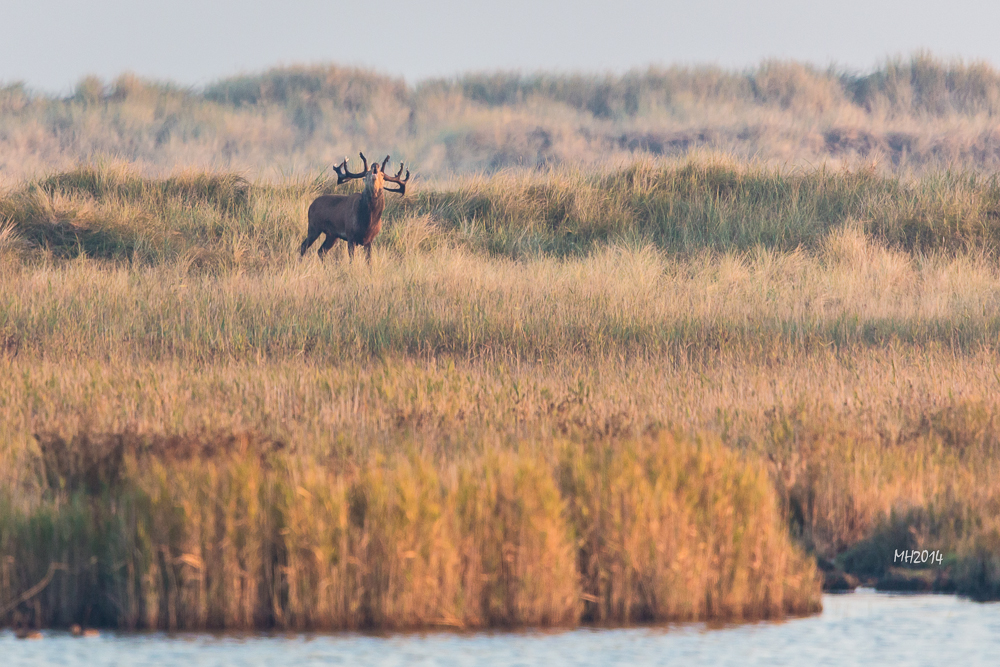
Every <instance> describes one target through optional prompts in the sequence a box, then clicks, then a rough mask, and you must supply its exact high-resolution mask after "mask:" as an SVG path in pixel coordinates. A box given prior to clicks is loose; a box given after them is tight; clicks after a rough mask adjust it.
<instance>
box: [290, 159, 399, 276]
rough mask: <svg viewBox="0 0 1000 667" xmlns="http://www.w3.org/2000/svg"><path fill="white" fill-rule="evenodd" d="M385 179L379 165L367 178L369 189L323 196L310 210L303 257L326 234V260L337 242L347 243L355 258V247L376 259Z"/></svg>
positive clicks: (321, 252) (322, 251)
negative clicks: (373, 252) (373, 251)
mask: <svg viewBox="0 0 1000 667" xmlns="http://www.w3.org/2000/svg"><path fill="white" fill-rule="evenodd" d="M382 183H383V176H382V171H381V169H380V168H379V165H378V163H375V164H374V165H372V169H371V171H370V172H369V173H368V175H366V176H365V189H364V190H363V191H362V192H356V193H354V194H352V195H323V196H321V197H317V198H316V200H315V201H314V202H313V203H312V204H311V205H310V206H309V227H308V230H307V231H306V238H305V240H304V241H302V245H301V246H300V247H299V255H300V256H301V255H305V254H306V250H308V249H309V246H311V245H312V244H313V243H315V242H316V239H318V238H319V235H320V234H326V239H325V240H324V241H323V245H321V246H320V247H319V253H318V254H319V256H320V259H322V258H323V255H325V254H326V253H327V252H328V251H329V250H330V248H332V247H333V244H334V243H336V242H337V239H344V240H345V241H347V254H348V255H350V257H351V259H353V258H354V246H356V245H361V246H364V248H365V259H367V260H368V261H369V262H370V261H371V257H372V240H374V238H375V237H376V236H377V235H378V233H379V230H381V229H382V211H383V209H385V193H384V191H383V189H382Z"/></svg>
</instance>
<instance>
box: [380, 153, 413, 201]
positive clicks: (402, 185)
mask: <svg viewBox="0 0 1000 667" xmlns="http://www.w3.org/2000/svg"><path fill="white" fill-rule="evenodd" d="M387 162H389V156H388V155H386V156H385V160H384V161H383V162H382V178H383V180H385V181H388V182H389V183H395V184H397V185H398V186H399V188H398V189H392V188H385V191H386V192H398V193H399V194H400V195H403V196H406V182H407V181H408V180H410V170H409V169H407V170H406V178H400V176H402V175H403V163H402V162H400V163H399V171H397V172H396V175H395V176H386V174H385V165H386V163H387Z"/></svg>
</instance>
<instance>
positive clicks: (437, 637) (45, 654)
mask: <svg viewBox="0 0 1000 667" xmlns="http://www.w3.org/2000/svg"><path fill="white" fill-rule="evenodd" d="M823 608H824V611H823V613H822V614H821V615H819V616H815V617H812V618H804V619H797V620H792V621H787V622H784V623H757V624H752V625H742V626H733V627H725V628H721V629H709V628H707V627H706V626H704V625H700V624H691V625H680V626H670V627H669V628H639V629H627V630H592V629H581V630H573V631H567V632H555V633H545V632H524V633H513V634H510V633H507V634H504V633H469V634H455V633H430V634H399V635H390V636H386V637H372V636H366V635H359V634H334V635H283V636H260V635H252V636H244V637H234V636H228V637H216V636H211V635H200V634H179V635H165V634H137V635H128V634H120V635H119V634H113V633H104V634H102V635H101V636H100V637H98V638H93V639H75V638H73V637H70V636H69V635H68V634H66V633H58V632H48V633H45V638H44V639H42V640H40V641H23V640H18V639H15V638H14V636H13V635H12V634H11V633H10V632H2V633H0V665H10V666H11V667H14V666H21V665H67V666H77V665H79V666H83V665H97V666H103V665H121V666H122V667H125V666H131V665H157V666H160V665H177V666H179V667H216V666H222V665H251V666H254V665H261V666H264V665H268V666H270V665H401V666H402V665H407V666H410V665H455V666H459V665H463V666H464V665H485V666H487V667H490V666H494V665H496V666H499V665H519V666H521V665H523V666H525V667H527V666H530V665H544V666H545V667H553V666H555V665H852V664H858V665H860V664H864V665H877V664H884V665H942V664H950V665H1000V604H977V603H974V602H969V601H968V600H963V599H959V598H956V597H953V596H938V595H886V594H878V593H875V592H873V591H865V590H861V591H859V592H857V593H854V594H848V595H827V596H824V598H823Z"/></svg>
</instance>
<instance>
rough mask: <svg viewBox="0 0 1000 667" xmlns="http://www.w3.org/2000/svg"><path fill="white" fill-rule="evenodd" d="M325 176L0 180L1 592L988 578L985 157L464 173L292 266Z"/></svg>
mask: <svg viewBox="0 0 1000 667" xmlns="http://www.w3.org/2000/svg"><path fill="white" fill-rule="evenodd" d="M329 187H330V186H329V184H328V183H327V182H325V181H324V180H323V179H302V180H298V181H289V182H285V183H280V184H268V183H249V182H247V181H245V180H243V179H239V178H236V177H233V176H229V175H226V174H204V173H196V172H186V173H181V174H175V175H172V176H170V177H168V178H164V179H151V178H147V177H143V176H141V175H139V174H138V173H135V172H131V171H129V170H127V169H125V168H124V167H122V166H120V165H114V164H111V165H103V166H89V167H83V168H79V169H76V170H74V171H71V172H67V173H62V174H55V175H52V176H50V177H46V178H43V179H39V180H37V181H33V182H29V183H25V184H23V185H21V186H18V187H17V188H14V189H11V190H9V191H8V192H6V193H5V194H4V195H3V196H2V197H0V212H2V213H0V216H2V217H3V219H4V220H5V222H4V224H3V225H2V228H0V280H2V282H3V286H4V287H3V294H4V299H3V301H2V302H0V368H2V372H0V460H2V461H3V465H2V466H0V488H2V489H3V491H2V493H0V559H2V561H0V563H2V569H0V605H2V606H3V607H4V608H5V607H7V606H10V609H8V610H6V611H5V612H4V614H5V615H4V616H2V620H4V621H6V622H14V623H37V624H54V625H66V624H69V623H72V622H85V623H101V624H109V625H117V626H121V627H162V628H206V627H225V628H250V627H291V628H359V627H369V628H379V627H396V628H402V627H421V626H428V625H454V626H464V627H485V626H516V625H526V624H528V625H547V624H551V625H567V624H573V623H577V622H580V621H592V622H608V623H617V622H635V621H656V620H671V619H711V618H729V619H750V618H762V617H777V616H781V615H784V614H789V613H804V612H808V611H810V610H814V609H816V606H817V603H818V597H817V595H818V586H819V578H818V574H817V570H816V559H817V558H819V559H822V560H824V561H825V560H828V559H834V560H836V562H837V563H838V565H840V566H841V567H844V568H847V569H849V570H850V571H852V572H854V573H855V574H857V575H858V576H862V577H873V578H875V579H877V578H878V577H881V576H883V575H884V574H886V572H887V571H888V570H889V569H890V568H891V567H892V565H893V563H892V562H891V561H892V552H893V551H894V550H899V549H904V548H907V549H909V548H920V549H925V548H926V549H940V550H941V551H943V552H944V553H945V554H946V555H947V564H946V565H944V566H942V567H941V569H940V572H941V573H942V574H941V577H939V584H940V586H942V587H950V588H951V589H954V590H959V591H961V592H965V593H968V594H971V595H975V596H978V597H982V598H995V597H996V596H997V590H998V584H997V582H998V577H997V572H998V571H1000V570H998V559H997V555H996V553H997V552H996V550H995V546H996V544H997V543H998V538H997V535H998V534H1000V533H998V530H1000V526H997V523H996V519H995V517H996V515H997V512H996V509H997V507H998V502H1000V498H998V496H997V494H996V491H995V484H994V483H993V480H995V479H996V475H997V473H998V472H1000V471H998V470H997V461H998V460H1000V459H998V458H997V443H998V442H1000V440H998V435H997V434H998V432H1000V431H998V426H1000V423H998V415H1000V410H998V403H997V399H996V397H997V396H1000V375H998V373H997V371H996V368H997V364H996V358H997V345H998V341H1000V320H998V317H997V315H996V313H997V312H998V311H997V306H998V303H997V294H998V293H1000V290H998V287H1000V270H998V269H997V264H996V254H995V231H994V230H993V227H992V224H993V220H994V218H995V215H994V208H995V206H996V203H995V202H996V194H995V192H996V187H995V184H994V183H993V182H992V181H991V180H989V179H982V178H981V177H977V176H973V175H969V176H965V177H961V176H956V175H954V174H928V175H926V176H924V177H922V178H921V179H917V180H907V179H900V178H897V177H891V176H884V175H879V174H877V173H874V172H871V171H860V172H854V171H846V172H830V171H824V170H819V171H816V172H794V173H787V172H781V171H776V170H772V169H770V168H767V167H763V166H760V165H741V164H737V163H732V162H728V163H727V162H720V161H719V160H717V159H710V160H707V161H697V160H695V161H692V162H686V163H681V164H676V165H671V164H660V165H657V164H651V163H640V164H637V165H632V166H628V167H625V168H623V169H622V170H620V171H608V172H602V173H596V174H588V173H576V172H562V171H554V172H552V173H549V174H543V175H541V176H527V175H525V176H517V175H501V176H498V177H496V178H495V179H493V180H486V179H468V180H460V181H456V182H453V183H450V184H444V185H442V186H439V187H437V188H428V189H424V190H423V192H420V193H419V194H417V195H416V196H414V197H413V198H412V199H407V200H404V201H402V202H398V201H397V202H395V203H394V204H393V207H392V208H391V209H390V210H388V211H387V214H386V221H387V223H386V229H385V230H384V232H383V236H380V237H379V239H378V241H377V242H376V246H375V248H376V250H375V253H374V257H373V261H372V263H371V265H366V264H364V263H361V262H356V263H353V264H351V263H348V262H346V261H343V259H341V261H338V260H337V259H334V258H331V260H332V261H327V262H326V263H321V262H319V261H318V260H317V259H315V258H314V257H312V256H309V257H307V258H305V259H303V260H299V259H298V258H297V255H296V254H295V253H294V249H295V247H296V246H297V244H298V241H299V236H300V235H301V234H302V233H303V225H304V210H305V207H306V206H307V205H308V202H309V201H310V198H311V197H312V196H314V195H315V194H316V193H318V192H322V191H325V190H326V189H328V188H329ZM602 188H603V189H602ZM602 192H603V193H604V194H603V196H602V195H601V193H602ZM804 220H813V221H814V222H815V224H813V225H812V226H811V227H809V228H808V229H803V226H804V225H803V222H802V221H804ZM553 221H554V222H553ZM768 226H769V227H768ZM762 229H773V230H779V231H778V232H768V233H763V232H761V230H762ZM733 230H739V232H738V233H736V232H734V231H733ZM53 564H55V565H53ZM50 567H56V569H55V570H54V574H52V575H51V578H50V582H49V584H48V586H47V587H46V588H45V590H44V591H43V592H42V593H41V594H39V595H38V596H35V597H33V598H31V599H30V600H24V601H21V602H19V603H17V604H13V606H11V605H8V604H7V603H8V601H14V602H17V601H18V600H19V597H20V596H22V594H23V593H24V592H25V591H27V590H28V589H30V588H31V587H32V586H34V585H35V584H37V583H38V582H39V581H43V580H44V579H45V577H46V576H47V575H48V573H49V569H50Z"/></svg>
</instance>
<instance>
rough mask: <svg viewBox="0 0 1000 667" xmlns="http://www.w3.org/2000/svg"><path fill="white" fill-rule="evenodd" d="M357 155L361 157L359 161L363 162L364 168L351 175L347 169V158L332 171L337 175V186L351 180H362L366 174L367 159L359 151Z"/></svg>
mask: <svg viewBox="0 0 1000 667" xmlns="http://www.w3.org/2000/svg"><path fill="white" fill-rule="evenodd" d="M358 155H360V156H361V161H362V162H364V164H365V168H364V169H362V170H361V171H360V172H358V173H356V174H352V173H351V172H350V171H348V169H347V158H346V157H345V158H344V161H343V162H341V163H340V164H337V165H334V167H333V170H334V171H335V172H336V173H337V185H340V184H341V183H344V182H346V181H349V180H351V179H352V178H364V176H365V174H367V173H368V158H366V157H365V154H364V153H362V152H361V151H358Z"/></svg>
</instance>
